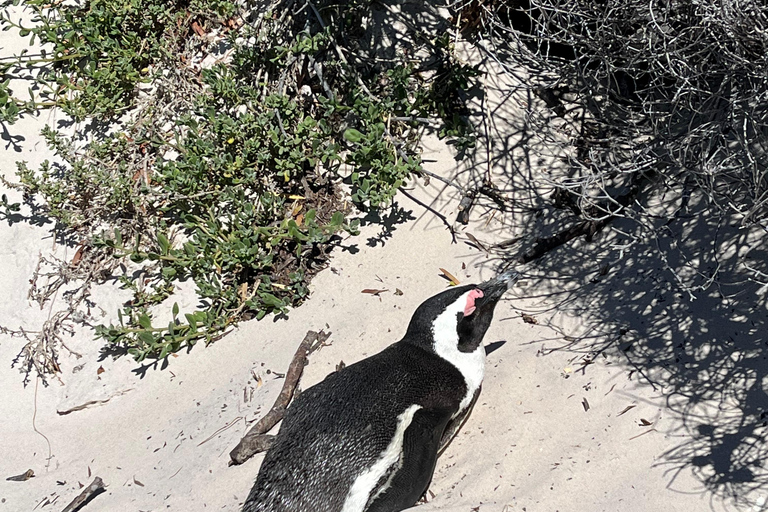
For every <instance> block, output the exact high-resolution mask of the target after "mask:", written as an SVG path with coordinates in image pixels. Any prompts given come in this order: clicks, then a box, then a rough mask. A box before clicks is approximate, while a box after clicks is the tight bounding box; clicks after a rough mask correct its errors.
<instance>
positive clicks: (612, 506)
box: [0, 45, 760, 512]
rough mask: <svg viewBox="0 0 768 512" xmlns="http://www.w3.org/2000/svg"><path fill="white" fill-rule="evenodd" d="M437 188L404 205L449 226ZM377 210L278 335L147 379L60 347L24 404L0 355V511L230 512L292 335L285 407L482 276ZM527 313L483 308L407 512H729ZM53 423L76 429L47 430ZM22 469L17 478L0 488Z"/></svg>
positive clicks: (648, 412) (524, 288)
mask: <svg viewBox="0 0 768 512" xmlns="http://www.w3.org/2000/svg"><path fill="white" fill-rule="evenodd" d="M8 49H9V47H8V46H7V45H6V46H5V48H4V49H3V51H8ZM53 121H55V119H53V118H51V117H49V114H43V115H42V116H41V117H39V118H31V119H30V118H28V119H25V120H22V121H21V122H19V123H17V124H16V125H14V126H9V127H7V131H5V133H4V134H3V138H2V146H3V147H2V150H3V153H2V157H1V158H2V159H1V160H0V161H2V169H1V170H2V172H3V175H4V176H6V177H9V178H11V177H12V176H13V172H14V169H15V166H14V165H13V162H14V161H16V160H22V159H24V160H28V161H30V163H31V164H34V163H36V162H39V161H41V160H42V159H44V158H46V157H48V156H49V155H48V154H47V153H46V149H45V145H44V143H43V142H42V141H41V138H40V137H39V135H38V133H39V130H40V128H41V127H42V126H43V124H44V123H46V122H53ZM428 146H429V147H428V148H427V153H426V155H425V157H426V159H427V160H428V163H427V167H426V168H427V169H428V170H430V171H432V172H435V173H437V174H441V175H444V176H453V175H456V174H457V173H459V174H460V173H461V172H462V169H461V168H457V166H456V164H455V162H454V161H453V158H452V156H451V154H450V151H448V149H447V148H446V146H445V145H443V144H442V143H438V142H437V141H429V142H428ZM464 170H466V169H464ZM437 185H440V183H439V182H437V181H436V180H433V181H432V183H431V184H430V185H428V186H424V185H423V184H419V185H418V186H416V185H414V190H413V194H414V195H416V197H418V198H421V199H422V200H424V201H426V202H428V203H430V204H432V206H433V208H434V209H436V210H437V211H439V212H442V213H443V214H445V215H446V217H447V218H448V219H451V220H452V219H454V218H455V215H456V207H457V204H458V201H457V198H456V197H453V196H455V194H452V193H451V190H450V189H447V190H446V189H443V188H442V187H438V186H437ZM16 197H17V196H13V195H11V198H12V199H14V198H16ZM397 202H398V206H399V208H401V209H402V210H401V213H403V214H404V215H401V217H405V218H407V220H405V221H404V222H395V223H389V222H386V220H387V219H384V220H385V222H378V223H370V224H368V225H367V226H365V227H364V228H363V230H362V234H361V235H360V236H358V237H355V238H349V239H347V240H345V241H344V242H343V243H342V244H341V247H339V248H338V249H337V250H335V251H334V254H333V258H332V261H331V263H330V266H329V268H328V269H326V270H324V271H323V272H321V273H320V274H319V275H318V276H317V277H316V279H315V280H314V281H313V283H312V289H313V293H312V296H311V298H310V299H309V300H308V301H307V302H306V303H305V304H304V305H303V306H301V307H300V308H298V309H296V310H294V311H292V312H291V314H290V318H289V319H288V320H278V321H274V320H272V319H266V320H264V321H261V322H255V321H252V322H246V323H243V324H242V325H240V326H239V328H238V329H237V330H236V331H235V332H233V333H232V334H230V335H229V336H227V337H226V338H224V339H222V340H221V341H219V342H217V343H215V344H213V345H212V346H210V347H207V348H203V347H197V348H195V349H194V350H192V351H191V352H189V353H182V354H179V355H178V356H174V357H170V358H169V359H168V362H167V365H166V364H163V365H150V366H138V365H137V364H136V363H135V362H133V361H132V360H130V359H128V358H122V359H118V360H112V359H111V358H106V359H100V358H99V349H100V346H99V344H98V342H96V341H94V340H93V339H92V337H91V335H90V333H89V332H87V331H78V332H77V333H76V334H75V336H73V337H72V338H71V339H70V340H68V345H69V347H70V348H71V349H72V350H73V351H76V352H78V353H80V354H81V357H76V356H75V355H69V354H67V353H66V351H64V352H63V354H62V357H61V365H62V372H61V374H60V375H58V376H57V377H56V378H54V379H51V381H50V385H49V386H47V387H44V386H42V385H40V384H39V382H37V381H35V380H33V381H32V382H31V383H30V384H29V385H27V386H26V387H25V386H23V384H22V377H23V376H22V374H20V373H19V372H18V370H17V369H13V368H11V362H12V360H13V359H14V357H15V356H16V354H17V353H18V351H19V350H20V348H21V346H22V342H21V340H19V339H17V338H9V337H7V336H3V337H0V388H1V389H3V398H2V400H0V417H2V421H0V477H2V479H1V480H0V511H9V512H11V511H13V512H16V511H31V510H61V509H63V508H64V506H65V505H66V504H67V503H69V501H70V500H72V499H73V498H74V497H75V496H76V495H77V494H78V493H79V492H80V489H79V488H80V485H81V484H83V485H87V484H88V483H89V482H90V481H91V480H92V479H93V477H94V476H99V477H101V478H102V479H103V480H104V482H105V483H106V484H107V486H108V487H107V491H106V492H105V493H103V494H101V495H99V496H97V497H95V498H94V499H93V500H92V501H91V502H89V503H88V504H87V505H86V506H85V507H83V510H86V511H87V512H100V511H159V510H176V511H193V510H194V511H199V510H225V511H236V510H239V507H240V506H241V504H242V502H243V500H244V499H245V497H246V495H247V493H248V491H249V489H250V486H251V484H252V482H253V480H254V478H255V476H256V474H257V472H258V467H259V464H260V461H261V459H262V456H256V457H254V458H253V459H252V460H250V461H249V462H247V463H246V464H243V465H242V466H238V467H228V466H227V462H228V460H229V456H228V453H229V451H230V450H231V449H232V448H233V447H234V446H235V444H237V441H238V440H239V438H240V437H241V436H242V435H243V434H244V433H245V431H246V430H247V425H248V424H249V423H250V422H252V421H253V420H254V419H256V418H258V417H259V416H260V415H261V414H263V413H264V412H265V411H266V410H267V409H268V408H269V406H270V405H271V403H272V402H273V400H274V399H275V397H276V396H277V393H278V392H279V390H280V387H281V385H282V380H281V379H280V378H278V377H276V376H275V375H274V372H280V373H282V372H284V371H285V369H286V368H287V366H288V363H289V362H290V359H291V357H292V355H293V353H294V351H295V349H296V347H297V345H298V343H299V342H300V341H301V339H302V338H303V336H304V334H305V333H306V331H307V330H308V329H313V330H318V329H326V330H328V331H331V332H332V336H331V338H330V345H329V346H326V347H324V348H322V349H321V350H319V351H318V352H315V353H314V354H312V356H311V357H310V364H309V366H307V368H306V370H305V374H304V377H303V378H302V382H301V386H302V387H303V388H307V387H309V386H310V385H311V384H313V383H315V382H318V381H319V380H321V379H322V378H323V377H324V376H325V375H327V374H328V373H329V372H331V371H333V370H334V368H335V366H336V365H337V364H338V363H339V362H340V361H344V362H345V363H346V364H350V363H352V362H354V361H357V360H359V359H361V358H364V357H366V356H367V355H371V354H373V353H376V352H377V351H379V350H381V349H383V348H384V347H386V346H387V345H388V344H390V343H392V342H395V341H397V340H398V339H399V337H400V336H401V335H402V334H403V332H404V330H405V326H406V324H407V322H408V320H409V319H410V315H411V313H412V311H413V310H414V309H415V307H416V306H417V305H418V304H419V303H421V302H422V301H423V300H424V299H425V298H427V297H428V296H430V295H432V294H434V293H436V292H439V291H441V290H443V289H444V288H445V287H446V281H445V280H444V279H443V278H442V277H441V276H440V272H439V270H438V269H439V268H440V267H443V268H445V269H447V270H449V271H450V272H452V273H454V274H455V275H456V276H457V277H458V278H459V279H460V280H461V281H463V282H478V281H480V280H483V279H486V278H489V277H491V276H492V275H494V264H495V262H494V261H492V260H491V259H489V258H486V257H485V256H484V255H483V253H482V252H481V251H478V250H477V249H476V248H473V247H472V246H470V245H469V244H467V243H465V240H466V236H464V235H461V234H460V236H459V240H458V243H452V237H451V234H450V233H449V231H448V230H447V229H446V227H445V226H444V224H443V223H442V222H441V221H440V220H439V219H437V218H436V217H435V216H434V214H433V213H431V212H428V211H426V210H425V209H424V208H423V207H422V206H420V205H418V204H416V203H415V202H413V201H412V200H411V199H409V198H407V197H404V196H400V197H398V199H397ZM484 212H485V210H483V209H480V208H479V209H477V210H476V211H475V215H474V216H473V219H472V222H471V223H470V226H469V227H467V228H466V230H467V231H470V232H472V233H474V234H475V235H482V237H483V239H484V240H491V241H493V240H494V237H498V236H499V232H500V231H501V230H502V228H503V227H504V226H503V222H504V219H503V218H502V217H501V216H499V217H498V218H494V219H491V220H490V221H489V219H488V218H487V217H486V216H485V213H484ZM392 218H394V217H392ZM390 220H391V219H390ZM40 251H43V252H44V253H50V252H54V253H55V254H58V255H59V256H61V257H66V254H67V249H66V248H62V247H55V246H54V245H53V242H52V237H51V232H50V225H44V226H32V225H30V224H28V223H14V224H12V225H10V226H9V225H8V224H7V223H4V224H3V225H2V227H0V261H1V262H2V265H3V271H2V272H0V289H2V290H3V293H2V296H0V321H1V322H2V324H3V325H6V326H8V327H11V328H17V327H18V326H23V327H25V328H28V329H35V327H36V326H39V325H40V322H41V321H44V320H45V319H46V318H47V315H48V314H49V309H48V308H46V309H44V310H42V311H41V310H40V309H39V307H37V306H36V305H33V304H30V303H29V301H28V300H27V297H26V294H27V288H28V280H29V278H30V276H31V274H32V271H33V269H34V266H35V264H36V259H37V255H38V253H39V252H40ZM70 252H71V249H70ZM464 267H466V268H464ZM364 288H380V289H388V290H389V291H388V292H384V293H382V294H381V296H380V297H376V296H371V295H367V294H362V293H361V290H363V289H364ZM396 289H399V290H401V291H402V292H403V293H402V295H395V294H394V293H393V292H394V291H395V290H396ZM535 293H536V290H535V289H534V288H533V287H532V285H531V283H530V282H526V281H525V280H524V281H523V282H521V283H520V285H519V286H518V287H517V288H516V290H515V291H514V292H513V293H510V294H509V296H508V298H507V299H506V300H504V301H503V302H502V303H501V304H500V305H499V306H498V308H497V314H496V320H495V321H494V323H493V325H492V327H491V329H490V331H489V332H488V334H487V336H486V340H485V341H486V344H492V343H493V344H494V346H497V347H498V345H501V346H500V347H498V348H497V349H496V350H494V351H493V352H491V353H490V354H489V355H488V359H487V363H488V364H487V375H486V379H485V383H484V385H483V391H482V395H481V397H480V400H479V402H478V404H477V406H476V407H475V410H474V412H473V414H472V416H471V418H470V419H469V421H468V423H467V424H466V425H465V427H464V429H463V430H462V431H461V432H460V434H459V436H458V437H457V439H456V440H455V441H454V442H453V443H452V445H451V446H450V448H449V449H448V450H447V451H446V453H445V454H444V455H443V456H442V458H441V459H440V460H439V461H438V466H437V470H436V472H435V476H434V480H433V482H432V484H431V487H430V492H429V496H430V500H429V503H427V504H425V505H420V506H419V507H417V510H423V511H427V510H445V511H456V512H459V511H461V512H469V511H478V510H479V511H486V512H502V511H528V512H534V511H542V512H543V511H546V512H554V511H561V512H597V511H618V510H621V511H625V512H632V511H648V510H665V511H699V510H701V511H703V510H732V509H734V508H733V507H734V505H733V503H732V501H731V500H724V499H723V498H721V497H719V496H715V495H713V494H712V493H711V492H710V491H708V490H706V487H705V486H704V484H703V483H702V481H701V480H700V479H699V478H697V477H695V476H694V475H693V473H692V471H691V470H690V469H687V468H684V469H682V470H677V469H676V468H675V466H673V465H671V464H670V462H669V461H668V460H667V459H666V458H665V456H664V454H665V453H666V452H667V451H668V450H670V449H672V448H674V447H675V446H677V445H678V444H679V443H680V442H682V441H681V440H680V439H679V437H678V435H677V434H676V433H677V432H678V431H679V428H680V422H681V421H682V419H681V418H680V417H679V416H678V415H676V414H675V413H673V412H672V411H670V410H669V409H668V408H667V407H666V405H665V404H666V398H667V397H666V396H665V395H664V393H663V390H661V389H658V388H653V387H652V386H650V385H648V384H647V383H645V381H644V380H643V379H642V378H639V377H638V374H637V373H636V372H634V371H633V368H632V367H630V366H628V365H627V363H626V360H625V359H624V358H622V357H621V356H620V354H612V353H608V352H606V353H605V355H600V356H598V357H597V358H596V359H594V361H593V362H592V364H588V365H582V364H580V361H583V356H582V355H581V354H578V353H574V352H568V351H550V350H548V348H549V347H552V346H556V345H558V344H559V343H558V341H560V339H559V338H558V337H560V338H562V336H561V335H558V334H557V333H555V332H553V331H552V330H551V329H548V328H546V327H543V326H541V325H533V324H529V323H526V322H524V321H523V320H522V319H521V317H520V311H522V310H526V309H527V306H528V304H529V300H528V299H526V298H525V296H527V295H533V294H535ZM98 297H99V305H100V306H101V307H102V308H103V309H104V311H105V315H106V316H105V317H104V319H105V320H106V321H108V320H109V319H110V318H111V317H112V316H113V314H114V313H113V312H114V311H115V310H116V309H117V304H119V302H120V300H121V299H122V298H123V297H124V295H123V292H121V291H120V290H118V289H117V288H116V287H113V286H110V285H105V286H103V287H101V288H100V290H99V292H98ZM182 306H183V304H182ZM495 342H503V343H501V344H499V343H495ZM255 376H257V377H258V378H260V379H261V381H262V382H263V384H261V385H260V384H258V383H257V380H256V379H255ZM245 397H247V400H246V398H245ZM84 405H85V407H82V408H81V406H84ZM72 409H78V410H74V411H73V412H69V413H67V414H62V413H66V412H67V411H69V410H72ZM27 469H32V470H34V472H35V477H34V478H32V479H30V480H28V481H25V482H13V481H5V478H6V477H9V476H12V475H17V474H20V473H23V472H24V471H26V470H27ZM754 510H760V509H759V508H755V509H754Z"/></svg>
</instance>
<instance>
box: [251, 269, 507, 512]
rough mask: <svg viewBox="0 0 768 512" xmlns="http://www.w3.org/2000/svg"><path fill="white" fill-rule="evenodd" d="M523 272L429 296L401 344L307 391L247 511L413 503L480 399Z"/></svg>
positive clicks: (302, 511) (371, 510) (360, 511)
mask: <svg viewBox="0 0 768 512" xmlns="http://www.w3.org/2000/svg"><path fill="white" fill-rule="evenodd" d="M517 277H518V274H517V273H515V272H507V273H504V274H502V275H500V276H498V277H496V278H495V279H491V280H490V281H486V282H484V283H481V284H479V285H467V286H457V287H454V288H450V289H448V290H446V291H444V292H442V293H440V294H438V295H435V296H434V297H431V298H430V299H428V300H426V301H425V302H424V303H422V304H421V305H420V306H419V307H418V308H417V309H416V312H415V313H414V315H413V317H412V318H411V321H410V324H409V325H408V329H407V332H406V333H405V336H404V337H403V339H402V340H400V341H399V342H397V343H395V344H393V345H391V346H389V347H388V348H386V349H385V350H383V351H382V352H379V353H378V354H376V355H374V356H371V357H369V358H367V359H363V360H362V361H359V362H357V363H355V364H352V365H350V366H347V367H346V368H343V369H342V370H340V371H338V372H336V373H332V374H331V375H329V376H328V377H326V378H325V380H323V381H322V382H320V383H318V384H317V385H315V386H313V387H311V388H309V389H307V390H306V391H304V392H303V393H301V395H299V397H298V398H297V399H296V400H295V401H294V402H293V403H292V404H291V406H290V407H289V408H288V411H287V412H286V415H285V418H284V419H283V422H282V424H281V426H280V431H279V433H278V435H277V436H276V439H275V442H274V444H273V445H272V447H271V448H270V449H269V451H268V452H267V454H266V456H265V457H264V461H263V462H262V465H261V468H260V470H259V475H258V477H257V479H256V482H255V484H254V485H253V488H252V489H251V492H250V494H249V495H248V498H247V499H246V502H245V504H244V506H243V512H396V511H399V510H403V509H405V508H408V507H411V506H413V505H415V504H416V502H417V501H418V500H419V498H421V496H422V495H423V494H424V493H425V492H426V490H427V487H428V486H429V483H430V481H431V480H432V474H433V473H434V470H435V464H436V461H437V456H438V452H439V451H440V449H441V448H443V447H444V446H445V445H446V444H447V443H448V442H449V441H450V439H451V438H452V436H453V434H455V432H456V431H457V429H458V426H460V424H461V422H462V421H463V419H464V418H465V417H466V415H467V414H468V413H469V411H470V409H471V407H472V405H474V401H475V400H476V399H477V395H478V393H479V392H480V385H481V384H482V380H483V374H484V367H485V364H484V361H485V348H484V347H483V344H482V340H483V336H484V335H485V332H486V331H487V330H488V327H489V326H490V324H491V320H492V318H493V311H494V308H495V307H496V304H497V302H498V301H499V299H500V298H501V296H502V295H503V294H504V292H505V291H507V289H508V288H509V287H510V286H511V285H512V284H513V283H514V282H515V281H516V280H517Z"/></svg>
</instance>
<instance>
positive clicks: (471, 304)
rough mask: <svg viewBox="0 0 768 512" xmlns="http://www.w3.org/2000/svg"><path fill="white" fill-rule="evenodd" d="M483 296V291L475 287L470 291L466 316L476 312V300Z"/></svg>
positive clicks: (465, 306) (465, 307)
mask: <svg viewBox="0 0 768 512" xmlns="http://www.w3.org/2000/svg"><path fill="white" fill-rule="evenodd" d="M482 298H483V291H482V290H478V289H474V290H472V291H471V292H469V295H467V303H466V304H465V305H464V316H465V317H467V316H469V315H471V314H472V313H474V312H475V309H477V305H476V304H475V300H477V299H482Z"/></svg>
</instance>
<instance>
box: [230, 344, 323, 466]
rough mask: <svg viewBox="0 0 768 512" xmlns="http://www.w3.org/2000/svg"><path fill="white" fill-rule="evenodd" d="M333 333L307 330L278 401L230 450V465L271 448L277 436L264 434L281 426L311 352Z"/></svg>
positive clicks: (240, 462)
mask: <svg viewBox="0 0 768 512" xmlns="http://www.w3.org/2000/svg"><path fill="white" fill-rule="evenodd" d="M330 336H331V333H325V332H323V331H320V332H319V333H317V332H315V331H307V335H306V336H304V339H303V340H302V342H301V344H299V348H298V350H296V354H294V356H293V359H292V360H291V364H290V366H288V371H287V372H286V374H285V382H283V389H281V390H280V394H279V395H278V396H277V400H275V403H274V404H273V405H272V408H271V409H270V410H269V412H268V413H267V414H265V415H264V417H262V418H261V419H260V420H259V421H257V422H256V424H255V425H254V426H253V427H251V429H250V430H249V431H248V432H247V433H246V434H245V436H243V438H242V439H241V440H240V442H239V443H238V444H237V446H235V448H234V450H232V451H231V452H229V458H230V459H231V461H230V465H232V464H242V463H243V462H245V461H247V460H248V459H250V458H251V457H253V456H254V455H255V454H257V453H259V452H262V451H264V450H267V449H269V447H270V446H271V445H272V441H273V437H274V436H268V435H264V434H266V433H267V432H269V431H270V430H271V429H272V427H274V426H275V425H277V423H278V422H279V421H280V420H282V419H283V416H284V415H285V411H286V409H287V408H288V404H289V403H291V399H292V398H293V393H294V391H295V390H296V386H297V385H298V383H299V379H300V378H301V374H302V372H303V371H304V365H305V364H306V359H307V354H309V352H310V350H311V349H312V347H313V345H319V344H322V343H324V342H325V340H327V339H328V338H329V337H330Z"/></svg>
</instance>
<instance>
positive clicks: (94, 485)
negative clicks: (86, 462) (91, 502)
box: [61, 476, 106, 512]
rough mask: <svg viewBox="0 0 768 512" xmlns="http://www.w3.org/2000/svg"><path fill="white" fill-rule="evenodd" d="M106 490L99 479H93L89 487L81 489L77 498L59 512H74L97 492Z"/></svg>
mask: <svg viewBox="0 0 768 512" xmlns="http://www.w3.org/2000/svg"><path fill="white" fill-rule="evenodd" d="M104 489H106V486H105V485H104V481H103V480H102V479H101V478H99V477H98V476H97V477H96V478H94V479H93V482H91V485H89V486H88V487H86V488H85V489H83V492H81V493H80V494H79V495H78V496H77V498H75V499H74V500H72V503H70V504H69V505H67V508H65V509H64V510H62V511H61V512H74V511H75V510H77V509H79V508H80V506H81V505H82V504H83V503H85V502H86V501H88V498H90V497H91V496H93V495H94V494H96V493H97V492H99V491H102V490H104Z"/></svg>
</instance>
